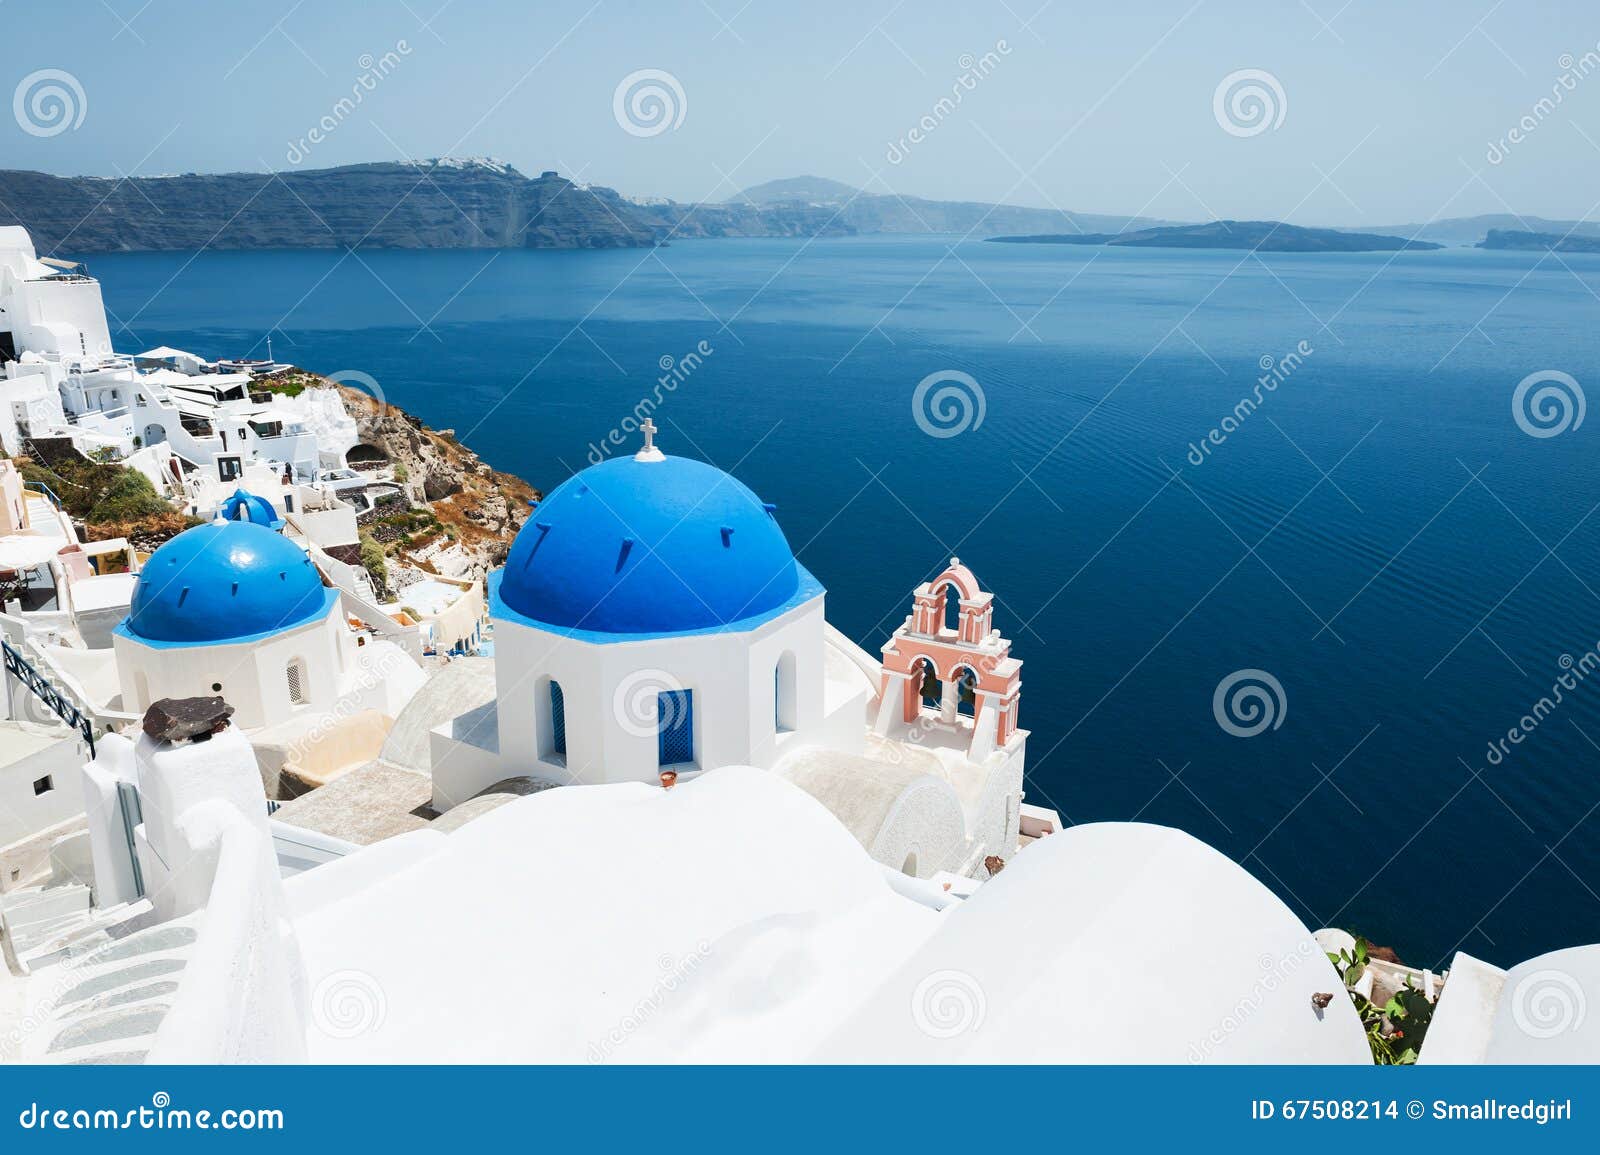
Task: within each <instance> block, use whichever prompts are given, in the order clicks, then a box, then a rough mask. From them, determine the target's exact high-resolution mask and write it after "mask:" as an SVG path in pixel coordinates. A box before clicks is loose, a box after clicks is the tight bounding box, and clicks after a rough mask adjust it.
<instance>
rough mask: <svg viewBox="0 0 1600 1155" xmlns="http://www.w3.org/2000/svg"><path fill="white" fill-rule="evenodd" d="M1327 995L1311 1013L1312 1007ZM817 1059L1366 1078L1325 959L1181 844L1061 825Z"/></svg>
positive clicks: (1185, 841)
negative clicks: (1353, 1067)
mask: <svg viewBox="0 0 1600 1155" xmlns="http://www.w3.org/2000/svg"><path fill="white" fill-rule="evenodd" d="M1318 992H1332V993H1333V994H1334V996H1335V997H1334V999H1333V1001H1332V1002H1331V1003H1330V1004H1329V1006H1328V1008H1327V1010H1326V1011H1321V1012H1319V1011H1317V1010H1316V1008H1315V1007H1314V1006H1313V1005H1312V1002H1311V996H1312V995H1313V994H1315V993H1318ZM865 1007H866V1009H865V1010H864V1011H863V1012H862V1013H860V1014H858V1015H857V1016H856V1017H855V1018H853V1019H852V1020H851V1021H849V1022H847V1023H846V1024H845V1025H844V1027H843V1028H842V1029H841V1030H840V1031H839V1032H838V1033H837V1034H835V1036H834V1037H833V1038H832V1039H831V1040H830V1041H829V1042H828V1044H827V1045H826V1046H825V1047H824V1048H823V1050H822V1052H821V1054H819V1055H818V1056H817V1058H818V1059H820V1060H823V1061H832V1062H895V1063H902V1062H911V1063H971V1062H980V1063H982V1062H996V1063H1031V1062H1045V1063H1062V1062H1066V1063H1199V1062H1225V1063H1371V1062H1372V1055H1371V1052H1370V1050H1369V1049H1368V1046H1367V1041H1366V1037H1365V1035H1364V1034H1363V1032H1362V1029H1361V1022H1360V1020H1359V1018H1358V1017H1357V1015H1356V1013H1355V1008H1354V1006H1353V1005H1352V1004H1351V1002H1350V1000H1349V999H1348V998H1346V997H1345V996H1344V994H1343V993H1342V984H1341V982H1340V980H1339V978H1338V976H1337V975H1336V974H1335V973H1334V970H1333V967H1332V965H1331V964H1330V963H1329V962H1328V958H1327V955H1325V954H1324V953H1323V952H1322V950H1321V949H1320V948H1319V947H1318V946H1317V944H1316V942H1315V941H1314V940H1313V939H1312V936H1311V932H1310V931H1308V930H1307V929H1306V928H1305V926H1304V925H1303V924H1302V923H1301V922H1300V920H1299V919H1298V918H1296V917H1295V916H1294V914H1293V913H1292V912H1291V911H1290V910H1289V908H1288V907H1286V906H1284V904H1283V903H1282V902H1281V901H1279V899H1278V898H1277V896H1276V895H1274V894H1273V893H1272V892H1271V891H1269V890H1268V889H1267V888H1266V887H1264V886H1262V885H1261V883H1259V882H1257V881H1256V880H1255V879H1254V878H1253V877H1251V875H1250V874H1249V873H1248V872H1247V871H1245V870H1244V869H1243V868H1242V867H1240V866H1239V865H1237V864H1236V863H1234V862H1232V861H1231V860H1229V859H1228V858H1226V857H1224V856H1223V855H1222V854H1219V853H1218V852H1217V851H1215V850H1213V849H1211V848H1210V847H1209V846H1207V845H1205V844H1204V843H1203V842H1200V841H1198V840H1196V839H1194V838H1192V837H1190V836H1189V835H1187V834H1185V833H1183V832H1182V831H1179V830H1172V829H1168V828H1167V827H1163V826H1148V825H1144V824H1142V823H1130V822H1108V823H1098V824H1093V825H1086V826H1074V827H1069V828H1068V829H1066V830H1065V831H1062V832H1060V833H1058V834H1052V835H1050V836H1049V837H1048V838H1046V839H1044V840H1043V841H1042V842H1038V843H1035V844H1034V845H1032V846H1029V847H1028V848H1027V849H1026V850H1024V851H1022V852H1021V853H1019V854H1018V855H1017V856H1016V858H1014V859H1013V860H1012V861H1011V862H1010V863H1009V864H1008V865H1007V866H1006V868H1005V871H1004V873H1002V874H1001V875H999V876H998V877H997V878H995V879H993V880H992V881H990V882H988V883H986V884H985V885H984V886H982V887H980V888H979V890H978V892H977V893H976V894H975V895H974V896H973V897H971V898H969V899H967V900H966V901H965V902H964V903H962V904H961V905H960V906H958V907H956V908H955V909H953V910H952V911H950V912H949V913H948V914H947V915H946V917H945V920H944V924H943V926H942V927H941V928H940V929H939V931H938V932H937V933H936V934H935V935H933V936H932V937H931V938H930V939H928V941H927V942H925V943H924V944H923V945H922V947H921V948H920V949H919V950H917V951H916V952H915V953H914V954H913V955H911V956H910V957H909V958H908V960H907V961H906V962H905V963H904V964H903V965H902V966H901V967H900V969H899V970H898V971H897V972H896V973H895V975H894V977H893V978H891V979H890V980H889V982H888V983H887V984H886V985H885V986H884V987H882V988H881V989H880V990H879V991H878V992H877V993H876V994H875V995H873V997H872V998H870V999H869V1000H868V1001H867V1002H866V1004H865Z"/></svg>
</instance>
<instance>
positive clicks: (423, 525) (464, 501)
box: [306, 374, 538, 584]
mask: <svg viewBox="0 0 1600 1155" xmlns="http://www.w3.org/2000/svg"><path fill="white" fill-rule="evenodd" d="M306 376H307V377H310V376H311V375H310V374H306ZM316 380H317V383H318V384H327V385H329V386H331V387H333V388H336V389H338V391H339V395H340V397H341V398H343V400H344V404H345V408H346V410H347V411H348V412H349V413H350V415H351V416H352V417H354V418H355V421H356V436H357V438H358V439H359V443H360V444H361V445H364V446H369V447H371V448H373V449H376V450H378V451H379V453H381V454H382V456H384V457H386V458H387V459H388V461H389V463H390V465H391V466H392V467H393V468H394V473H395V479H396V481H398V482H400V484H401V485H402V486H403V488H404V489H405V491H406V494H407V496H408V497H409V498H410V504H411V508H409V509H407V508H403V507H400V508H395V509H394V510H392V511H390V512H383V511H380V512H379V514H378V516H377V517H376V518H374V519H372V520H370V521H369V522H368V524H367V525H366V526H365V527H364V528H365V529H366V531H367V532H368V534H369V535H370V536H371V537H372V538H373V539H374V540H375V541H377V542H378V544H379V545H381V546H382V547H384V551H385V553H387V554H388V555H389V557H390V558H391V559H392V560H393V562H394V563H395V564H396V565H398V566H399V567H400V568H401V569H402V570H403V569H404V568H407V567H410V568H417V569H423V570H430V569H432V570H436V571H438V572H442V573H448V574H450V575H451V576H458V577H465V576H472V577H480V578H481V577H482V576H483V575H484V574H486V573H487V572H488V571H489V570H491V569H493V568H494V567H496V566H498V565H499V564H500V563H501V562H503V561H504V560H505V557H506V553H507V551H508V550H509V549H510V548H511V541H512V539H513V538H514V537H516V534H517V530H519V529H521V528H522V524H523V522H525V521H527V519H528V513H529V501H530V500H531V499H533V498H534V497H536V496H538V490H536V489H534V487H533V486H531V485H529V484H528V483H527V482H526V481H524V480H522V478H520V477H516V476H514V475H512V474H509V473H502V472H501V471H499V470H497V469H495V468H493V467H492V466H490V465H489V464H488V463H487V462H485V461H483V460H482V459H480V458H479V457H478V455H477V454H476V453H474V452H472V451H471V450H470V449H468V448H467V447H466V446H464V445H462V444H461V443H460V442H459V441H457V440H456V438H455V434H454V433H453V432H452V431H451V430H448V429H442V430H441V429H430V428H428V427H427V426H426V425H424V424H423V423H422V421H421V419H420V418H417V417H414V416H413V415H411V414H410V413H407V412H405V411H404V410H403V409H398V408H396V407H395V406H393V405H384V404H380V403H379V402H377V401H376V400H374V399H373V397H372V396H371V395H369V394H367V393H364V392H362V391H361V390H358V389H350V388H347V387H345V386H343V385H334V384H333V383H332V382H324V381H322V380H321V379H316ZM395 577H396V580H395V581H394V582H392V583H391V584H400V582H399V580H398V578H399V575H398V574H396V575H395Z"/></svg>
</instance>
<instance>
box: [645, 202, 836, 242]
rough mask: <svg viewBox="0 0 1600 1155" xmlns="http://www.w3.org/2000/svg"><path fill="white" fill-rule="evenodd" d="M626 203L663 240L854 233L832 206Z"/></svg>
mask: <svg viewBox="0 0 1600 1155" xmlns="http://www.w3.org/2000/svg"><path fill="white" fill-rule="evenodd" d="M625 203H626V205H627V207H628V209H629V210H631V211H632V212H633V213H634V214H635V215H636V216H637V217H638V218H640V219H641V220H643V221H645V222H647V223H648V224H650V225H651V226H652V227H653V228H654V229H655V231H656V236H657V237H658V238H663V239H664V238H667V237H668V236H670V237H671V238H672V239H674V240H677V239H680V238H689V237H813V236H822V237H847V236H852V235H854V234H855V232H856V230H855V228H854V227H853V226H852V225H850V224H849V223H848V222H847V221H846V220H845V218H844V216H843V214H841V213H840V212H839V211H838V209H837V207H836V206H833V205H807V204H798V203H787V204H774V205H741V204H683V203H680V202H678V201H665V202H659V203H649V204H638V203H635V202H632V201H629V202H625Z"/></svg>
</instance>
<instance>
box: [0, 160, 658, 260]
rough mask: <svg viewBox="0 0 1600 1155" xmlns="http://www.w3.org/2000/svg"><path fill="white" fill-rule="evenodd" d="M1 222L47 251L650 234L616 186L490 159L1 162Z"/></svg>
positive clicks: (612, 243) (472, 243)
mask: <svg viewBox="0 0 1600 1155" xmlns="http://www.w3.org/2000/svg"><path fill="white" fill-rule="evenodd" d="M0 224H20V225H23V226H24V227H26V228H27V229H28V231H29V232H30V233H31V234H32V235H33V240H34V244H35V246H36V247H37V248H38V250H39V252H41V253H73V254H81V253H96V252H115V251H121V250H189V249H200V248H212V249H287V248H313V249H315V248H345V247H367V248H392V249H439V248H443V249H462V248H466V249H471V248H488V249H495V248H541V249H542V248H557V249H560V248H565V249H599V248H617V247H624V246H638V245H649V244H652V243H654V240H655V235H656V232H655V229H654V228H653V227H652V226H651V225H650V224H648V223H646V222H645V221H643V220H641V219H640V218H639V217H638V216H637V215H636V214H633V213H632V212H630V211H629V210H628V207H627V202H625V201H623V200H622V198H620V197H618V196H617V194H616V193H614V192H612V191H611V190H609V189H592V188H586V187H584V186H581V185H575V184H573V183H572V182H571V181H569V180H567V179H565V178H564V177H561V176H558V175H557V174H555V173H553V172H547V173H545V174H543V175H542V176H540V177H538V178H536V179H530V178H528V177H525V176H523V175H522V174H521V173H519V172H518V171H517V170H516V169H514V168H511V167H510V166H508V165H503V164H498V163H496V162H493V161H449V160H446V161H422V162H417V163H405V164H400V163H395V164H361V165H349V166H346V167H343V168H330V169H318V170H312V171H291V172H280V173H222V174H217V175H209V176H208V175H200V174H195V173H188V174H185V175H182V176H165V177H132V178H128V179H126V180H113V179H109V178H102V177H59V176H50V175H48V174H46V173H39V172H20V171H0Z"/></svg>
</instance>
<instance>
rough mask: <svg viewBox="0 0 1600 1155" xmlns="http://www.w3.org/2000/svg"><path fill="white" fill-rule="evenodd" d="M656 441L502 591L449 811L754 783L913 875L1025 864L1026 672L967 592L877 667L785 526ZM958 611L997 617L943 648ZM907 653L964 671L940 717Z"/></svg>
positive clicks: (961, 580) (583, 484)
mask: <svg viewBox="0 0 1600 1155" xmlns="http://www.w3.org/2000/svg"><path fill="white" fill-rule="evenodd" d="M654 432H655V430H654V428H653V426H647V428H646V432H645V446H644V448H643V449H641V450H640V451H639V452H638V453H636V454H635V455H633V456H632V457H626V458H619V459H614V460H611V461H607V462H604V463H602V464H599V465H595V466H592V467H590V468H588V469H585V470H583V471H582V472H581V473H578V474H577V475H575V476H574V477H572V478H570V479H569V480H568V481H567V482H565V483H564V484H562V485H561V486H559V487H558V488H556V489H555V490H554V491H553V492H551V493H550V494H549V495H548V496H547V497H546V498H545V499H544V500H543V501H542V502H541V504H540V505H539V506H538V508H537V509H535V510H534V512H533V514H532V516H531V517H530V518H529V520H528V522H527V523H526V525H524V527H523V529H522V530H521V532H520V533H519V534H518V536H517V539H516V542H515V544H514V545H513V546H512V548H511V551H510V554H509V556H508V557H507V559H506V563H505V565H504V567H503V568H501V569H500V570H497V571H496V572H494V573H492V574H491V575H490V576H489V579H488V583H489V613H490V617H491V619H492V620H493V623H494V636H495V667H494V679H495V687H496V689H495V697H494V699H493V700H492V701H490V702H487V703H485V704H484V705H483V706H480V707H478V708H476V709H474V710H471V711H469V712H467V713H464V714H461V715H459V716H457V717H455V718H453V719H451V720H450V721H448V722H446V723H444V724H442V725H440V726H438V727H437V728H436V729H435V730H434V731H433V733H432V735H431V742H432V773H433V791H434V794H433V806H434V808H435V809H436V810H438V811H448V810H449V809H451V808H452V807H454V806H455V805H457V804H459V803H461V802H464V801H467V800H468V799H471V798H473V797H474V796H476V795H478V794H479V793H480V792H482V791H483V790H485V789H487V788H488V787H490V786H491V785H493V784H494V783H497V782H502V781H504V780H506V779H508V778H518V777H526V778H533V779H536V780H540V781H543V782H549V783H553V784H557V785H569V784H581V785H594V784H601V783H615V782H646V783H652V784H654V783H657V782H660V781H663V780H665V781H668V782H676V781H680V780H687V779H689V778H691V777H693V776H695V775H697V774H699V773H702V772H704V771H707V770H712V769H715V768H717V767H720V766H758V767H763V768H766V769H769V770H772V771H774V772H776V773H778V774H779V775H780V776H782V777H785V778H788V779H790V780H791V781H794V782H795V783H796V784H797V785H800V786H801V787H802V788H803V789H806V790H807V791H808V792H809V793H812V794H813V795H814V796H815V797H817V798H818V799H819V800H821V801H822V802H823V803H824V804H825V805H827V806H828V807H829V808H830V809H833V810H834V811H835V812H836V813H838V814H839V815H840V816H841V817H843V818H845V819H846V821H847V825H850V826H851V828H852V831H853V832H854V833H855V834H856V835H857V837H858V838H860V839H861V840H862V842H863V843H864V844H865V845H866V846H867V847H868V849H869V850H871V851H872V852H873V854H874V856H875V857H878V858H879V859H880V860H881V861H884V862H885V863H886V864H889V865H892V866H894V867H895V868H897V869H898V868H903V869H904V870H905V871H906V872H907V873H909V874H913V875H918V876H922V877H929V876H931V875H933V874H935V873H937V872H939V871H951V872H955V873H958V874H964V875H976V874H978V873H979V872H981V871H983V869H984V867H983V863H984V860H985V859H986V858H988V857H989V856H999V857H1001V858H1006V857H1009V856H1010V855H1011V854H1012V853H1013V852H1014V851H1015V850H1016V848H1017V845H1018V834H1019V827H1020V825H1021V813H1022V768H1023V757H1024V749H1025V744H1026V738H1027V734H1026V732H1025V731H1021V730H1018V729H1017V728H1016V724H1015V719H1016V700H1017V690H1016V689H1015V687H1014V686H1013V688H1012V689H1011V693H1010V696H1009V698H1007V699H1006V702H1005V709H1004V710H1003V711H1002V710H1001V709H1000V706H999V699H998V697H997V698H996V699H995V702H994V704H993V705H988V704H987V702H986V699H987V692H988V688H989V687H988V684H987V680H988V678H989V676H990V675H989V674H988V671H991V670H992V669H993V668H994V667H995V664H996V663H995V655H996V654H1002V655H1005V660H1006V661H1007V663H1008V665H1007V666H1006V667H1005V669H1004V671H1003V675H1004V677H1006V678H1009V679H1010V680H1011V681H1012V682H1014V681H1015V668H1016V667H1019V666H1020V663H1019V662H1016V661H1015V660H1014V659H1010V658H1009V655H1008V650H1009V643H1006V642H1004V640H1003V639H1001V638H1000V637H999V635H998V632H997V631H991V630H990V629H989V628H988V626H987V623H988V617H987V604H988V595H986V594H981V591H978V590H977V588H976V583H975V579H973V578H972V576H971V574H970V571H967V570H966V569H965V567H960V566H959V565H956V566H953V567H952V569H951V570H950V571H948V572H947V573H946V574H945V575H943V576H942V577H941V578H939V579H937V580H936V581H935V582H934V583H930V584H929V585H928V586H925V587H924V590H923V591H919V596H920V597H921V598H922V599H923V600H925V601H927V602H928V603H929V605H930V606H932V605H934V604H935V603H937V607H936V612H937V613H938V614H939V615H940V616H939V617H938V618H937V620H936V621H935V619H933V618H929V619H928V620H927V622H926V623H924V625H923V626H920V627H919V626H918V625H917V619H916V617H915V615H914V616H913V618H911V619H908V622H907V625H906V626H905V627H903V628H902V630H901V631H899V632H898V633H897V634H896V638H895V641H893V642H891V647H886V656H885V660H884V661H881V662H880V661H879V660H875V659H874V658H872V657H870V656H869V655H867V654H866V653H865V652H864V651H862V650H861V649H860V648H859V647H858V646H856V645H855V644H854V643H853V642H851V641H850V640H849V639H848V638H847V637H845V636H844V635H843V634H841V633H840V632H839V631H837V630H835V629H833V628H832V627H831V626H830V625H829V624H828V622H827V620H826V618H825V616H824V602H825V597H826V595H825V591H824V589H823V587H822V584H821V583H820V582H819V581H818V580H817V579H816V578H815V577H814V576H812V574H811V573H810V572H809V571H807V570H806V568H805V567H804V566H802V565H801V564H800V563H799V562H798V561H797V560H796V559H795V557H794V553H793V551H792V550H791V548H790V546H789V543H788V541H787V539H786V538H785V537H784V534H783V530H782V528H781V527H780V526H779V524H778V520H777V516H776V507H775V506H774V505H772V504H769V503H765V502H763V501H761V500H760V499H759V498H758V497H757V496H756V495H755V494H754V493H752V492H751V491H750V490H749V488H747V487H746V486H745V485H744V484H743V483H741V482H739V481H738V480H736V479H735V478H733V477H731V476H729V475H728V474H726V473H724V472H723V471H722V470H720V469H717V468H716V467H714V466H711V465H708V464H706V463H704V462H701V461H695V460H692V459H688V458H683V457H673V456H668V455H666V454H664V453H663V452H662V451H661V450H660V449H659V448H658V447H656V445H655V444H654V437H653V434H654ZM947 594H948V595H949V596H950V597H951V601H952V605H953V603H954V601H955V599H956V598H957V597H959V598H961V599H964V600H963V604H967V603H968V602H971V603H972V604H973V605H977V604H979V603H980V602H981V603H982V604H983V606H984V607H985V609H984V612H983V615H982V617H981V621H982V622H983V624H984V629H983V630H982V633H981V634H979V633H975V632H973V630H974V629H975V624H974V625H973V626H970V627H958V628H956V629H947V628H945V625H944V617H943V616H942V615H943V607H944V602H943V599H944V598H945V597H946V596H947ZM970 620H971V622H972V623H977V622H978V621H979V620H980V619H979V617H978V616H972V617H971V619H970ZM919 629H922V630H923V631H924V634H925V636H920V635H918V634H917V631H918V630H919ZM912 640H914V641H915V643H916V648H917V653H918V654H919V655H922V654H925V653H929V652H939V653H943V654H947V655H948V656H949V658H948V660H946V661H944V662H943V663H942V665H941V668H940V670H939V675H938V676H941V677H943V678H944V679H945V681H944V684H945V685H946V686H948V690H947V691H946V692H945V698H946V701H945V703H943V704H941V705H940V706H939V707H937V708H925V707H923V706H922V705H921V704H920V699H919V698H918V697H917V695H916V694H915V693H913V694H911V695H909V696H908V694H907V689H906V687H907V685H908V678H909V676H910V675H909V674H902V673H900V672H899V671H898V670H897V669H896V668H895V666H894V662H893V660H892V656H891V655H892V652H893V651H892V647H893V646H894V645H895V644H899V645H901V646H902V647H904V646H907V645H910V644H911V641H912ZM963 655H964V659H963V657H962V656H963ZM958 670H959V671H960V672H961V673H957V671H958ZM979 670H981V671H985V674H984V677H985V679H986V680H985V683H984V684H983V685H982V686H979V687H978V688H979V690H980V694H979V695H978V696H977V697H978V699H980V701H979V703H978V705H977V708H976V709H974V710H971V711H969V712H968V713H966V714H963V713H962V711H961V708H960V700H959V699H960V697H961V694H960V686H961V685H962V684H963V683H961V682H960V677H961V674H962V673H965V674H967V676H968V677H969V678H972V679H974V680H975V679H976V677H977V675H976V674H974V673H972V672H971V671H979ZM974 684H975V683H974ZM920 687H921V683H919V684H918V687H917V689H918V690H919V691H920ZM663 776H665V778H663Z"/></svg>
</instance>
